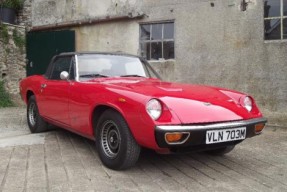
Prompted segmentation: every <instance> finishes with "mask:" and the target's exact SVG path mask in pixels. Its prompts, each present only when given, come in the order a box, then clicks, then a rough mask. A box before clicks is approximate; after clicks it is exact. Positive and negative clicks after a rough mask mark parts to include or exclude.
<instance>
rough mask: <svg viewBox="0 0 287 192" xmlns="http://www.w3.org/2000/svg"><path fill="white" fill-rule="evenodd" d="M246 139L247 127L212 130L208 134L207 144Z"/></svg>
mask: <svg viewBox="0 0 287 192" xmlns="http://www.w3.org/2000/svg"><path fill="white" fill-rule="evenodd" d="M245 138H246V127H239V128H234V129H222V130H211V131H207V132H206V144H212V143H222V142H227V141H236V140H243V139H245Z"/></svg>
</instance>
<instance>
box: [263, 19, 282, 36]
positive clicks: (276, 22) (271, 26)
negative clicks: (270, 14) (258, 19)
mask: <svg viewBox="0 0 287 192" xmlns="http://www.w3.org/2000/svg"><path fill="white" fill-rule="evenodd" d="M280 33H281V20H280V19H271V20H265V39H266V40H272V39H281V35H280Z"/></svg>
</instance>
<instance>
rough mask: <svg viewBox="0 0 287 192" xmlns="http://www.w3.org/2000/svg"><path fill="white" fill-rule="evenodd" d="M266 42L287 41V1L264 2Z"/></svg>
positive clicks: (271, 0)
mask: <svg viewBox="0 0 287 192" xmlns="http://www.w3.org/2000/svg"><path fill="white" fill-rule="evenodd" d="M264 27H265V40H283V39H287V0H264Z"/></svg>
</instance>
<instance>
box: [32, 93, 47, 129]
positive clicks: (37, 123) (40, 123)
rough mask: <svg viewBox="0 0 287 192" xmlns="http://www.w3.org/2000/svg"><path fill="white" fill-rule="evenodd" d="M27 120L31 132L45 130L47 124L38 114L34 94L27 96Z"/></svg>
mask: <svg viewBox="0 0 287 192" xmlns="http://www.w3.org/2000/svg"><path fill="white" fill-rule="evenodd" d="M27 122H28V126H29V129H30V131H31V133H41V132H44V131H46V130H47V128H48V124H47V123H46V122H45V121H44V120H43V119H42V117H41V116H40V114H39V110H38V106H37V103H36V99H35V96H34V95H32V96H31V97H30V98H29V101H28V105H27Z"/></svg>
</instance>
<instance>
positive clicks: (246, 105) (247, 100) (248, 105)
mask: <svg viewBox="0 0 287 192" xmlns="http://www.w3.org/2000/svg"><path fill="white" fill-rule="evenodd" d="M252 105H253V102H252V99H251V98H250V97H248V96H247V97H245V98H244V100H243V107H244V108H245V109H246V110H247V111H248V112H250V111H251V110H252Z"/></svg>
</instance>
